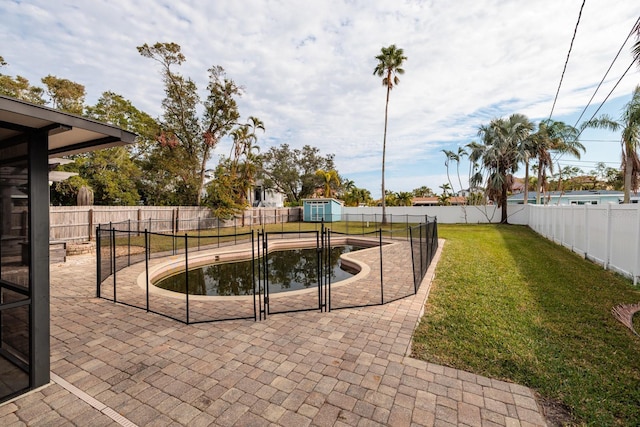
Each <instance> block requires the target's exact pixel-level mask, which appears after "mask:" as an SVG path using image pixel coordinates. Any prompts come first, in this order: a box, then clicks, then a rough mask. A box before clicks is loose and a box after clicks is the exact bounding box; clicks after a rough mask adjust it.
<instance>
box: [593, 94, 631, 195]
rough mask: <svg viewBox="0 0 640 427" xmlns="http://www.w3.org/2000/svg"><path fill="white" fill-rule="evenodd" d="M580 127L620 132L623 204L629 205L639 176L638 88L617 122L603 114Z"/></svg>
mask: <svg viewBox="0 0 640 427" xmlns="http://www.w3.org/2000/svg"><path fill="white" fill-rule="evenodd" d="M582 127H583V129H584V128H588V127H593V128H600V129H609V130H611V131H614V132H617V131H621V132H622V137H621V144H622V172H623V173H624V200H623V203H629V201H630V199H631V197H630V196H631V190H633V191H636V189H637V188H638V176H640V158H639V157H638V147H639V146H640V86H636V88H635V90H634V91H633V96H632V97H631V100H630V101H629V102H628V103H627V104H626V105H625V107H624V110H623V111H622V114H621V116H620V118H619V119H618V120H614V119H613V118H611V117H610V116H608V115H606V114H603V115H601V116H600V117H596V118H595V119H593V120H590V121H588V122H585V123H583V124H582Z"/></svg>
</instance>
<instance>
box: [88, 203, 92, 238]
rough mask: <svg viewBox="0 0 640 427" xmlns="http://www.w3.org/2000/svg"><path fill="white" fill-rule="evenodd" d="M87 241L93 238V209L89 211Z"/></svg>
mask: <svg viewBox="0 0 640 427" xmlns="http://www.w3.org/2000/svg"><path fill="white" fill-rule="evenodd" d="M88 214H89V241H91V238H92V237H93V209H89V212H88Z"/></svg>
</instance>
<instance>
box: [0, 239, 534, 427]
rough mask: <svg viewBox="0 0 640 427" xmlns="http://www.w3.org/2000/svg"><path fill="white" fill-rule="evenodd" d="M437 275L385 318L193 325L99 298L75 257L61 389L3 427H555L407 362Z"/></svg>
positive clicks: (60, 349) (525, 401)
mask: <svg viewBox="0 0 640 427" xmlns="http://www.w3.org/2000/svg"><path fill="white" fill-rule="evenodd" d="M441 247H442V245H441ZM438 256H439V254H438ZM387 268H388V267H387V266H385V269H387ZM433 269H434V267H433V266H432V268H431V269H430V271H429V272H428V273H427V278H426V279H425V282H424V283H423V284H422V286H421V288H420V291H419V293H418V294H417V295H416V296H412V297H409V298H405V299H402V300H399V301H396V302H393V303H390V304H387V305H384V306H377V307H367V308H360V309H345V310H336V311H332V312H330V313H319V312H303V313H292V314H279V315H274V316H269V318H268V319H267V320H266V321H263V322H253V321H252V320H237V321H228V322H219V323H206V324H197V325H189V326H187V325H183V324H180V323H178V322H175V321H173V320H170V319H167V318H164V317H161V316H157V315H154V314H148V313H146V312H144V311H141V310H137V309H133V308H130V307H126V306H122V305H116V304H113V303H110V302H108V301H105V300H100V299H96V298H95V297H94V293H95V260H94V258H93V257H89V256H79V257H74V258H72V259H70V260H69V261H68V262H67V263H66V264H57V265H54V266H52V270H51V293H52V301H51V303H52V304H51V311H52V313H51V333H52V337H51V369H52V380H53V381H52V384H51V385H49V386H47V387H44V388H42V389H40V390H39V391H36V392H33V393H30V394H29V395H27V396H24V397H21V398H19V399H17V400H15V401H13V402H10V403H6V404H4V405H2V406H0V425H2V426H13V425H16V426H18V425H25V424H26V425H34V426H35V425H43V426H52V425H81V426H102V425H140V426H143V425H144V426H146V425H149V426H169V425H170V426H179V425H189V426H208V425H216V426H263V425H264V426H267V425H283V426H295V427H298V426H307V425H317V426H373V425H391V426H409V425H415V426H431V425H436V426H446V425H468V426H535V425H546V424H545V420H544V417H543V415H542V414H541V411H540V409H539V406H538V404H537V403H536V401H535V399H534V395H533V393H532V391H531V390H530V389H528V388H526V387H523V386H520V385H516V384H511V383H507V382H503V381H497V380H494V379H489V378H486V377H482V376H478V375H474V374H470V373H467V372H463V371H458V370H455V369H451V368H447V367H443V366H439V365H435V364H431V363H426V362H422V361H418V360H415V359H412V358H410V357H408V356H407V354H408V353H409V351H410V342H411V335H412V333H413V330H414V328H415V326H416V323H417V322H418V320H419V318H420V315H421V312H422V308H423V307H424V302H425V300H426V297H427V295H428V289H429V286H430V278H431V277H432V276H433V271H434V270H433Z"/></svg>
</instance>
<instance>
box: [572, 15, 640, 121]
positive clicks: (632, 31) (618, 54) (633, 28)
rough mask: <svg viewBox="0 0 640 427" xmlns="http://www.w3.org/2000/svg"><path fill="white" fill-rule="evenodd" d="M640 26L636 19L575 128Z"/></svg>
mask: <svg viewBox="0 0 640 427" xmlns="http://www.w3.org/2000/svg"><path fill="white" fill-rule="evenodd" d="M639 24H640V16H639V17H638V19H636V23H635V24H633V27H631V31H629V34H628V35H627V38H626V39H625V40H624V42H623V43H622V46H620V49H618V53H616V56H615V58H613V61H611V65H609V68H608V69H607V72H606V73H604V76H603V77H602V80H600V83H598V87H597V88H596V90H595V92H593V95H591V99H589V102H588V103H587V105H586V106H585V107H584V109H583V110H582V113H580V117H578V120H576V124H574V125H573V127H577V126H578V123H580V119H581V118H582V116H584V113H585V112H586V111H587V108H589V106H590V105H591V101H593V98H595V96H596V93H598V90H599V89H600V86H602V83H603V82H604V79H606V78H607V75H608V74H609V71H611V68H612V67H613V64H614V63H615V62H616V61H617V60H618V56H620V52H622V49H624V46H625V45H626V44H627V42H628V41H629V38H630V37H631V35H633V33H635V29H636V27H637V26H638V25H639Z"/></svg>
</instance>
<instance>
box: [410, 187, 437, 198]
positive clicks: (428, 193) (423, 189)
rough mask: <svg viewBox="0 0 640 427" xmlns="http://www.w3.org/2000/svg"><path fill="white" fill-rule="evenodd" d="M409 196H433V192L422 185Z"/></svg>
mask: <svg viewBox="0 0 640 427" xmlns="http://www.w3.org/2000/svg"><path fill="white" fill-rule="evenodd" d="M411 194H413V197H432V196H434V193H433V190H432V189H430V188H429V187H427V186H426V185H423V186H422V187H419V188H414V189H413V191H411Z"/></svg>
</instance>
